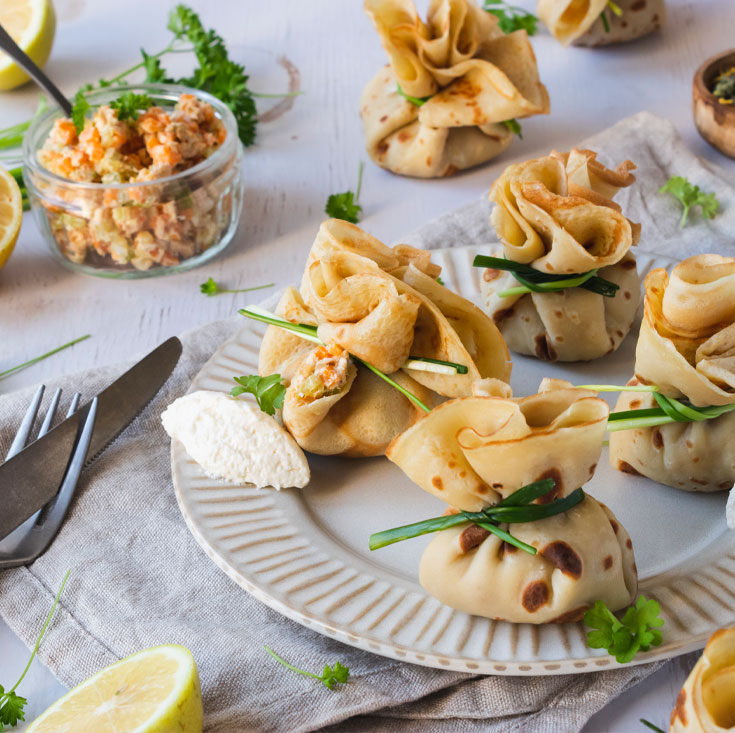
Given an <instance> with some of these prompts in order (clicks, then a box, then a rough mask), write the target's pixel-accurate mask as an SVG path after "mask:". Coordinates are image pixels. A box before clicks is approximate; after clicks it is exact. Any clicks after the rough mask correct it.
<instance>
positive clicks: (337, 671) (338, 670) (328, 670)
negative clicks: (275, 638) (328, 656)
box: [265, 646, 350, 690]
mask: <svg viewBox="0 0 735 733" xmlns="http://www.w3.org/2000/svg"><path fill="white" fill-rule="evenodd" d="M265 650H266V651H267V652H268V654H270V655H271V656H272V657H273V659H275V660H276V661H277V662H279V663H280V664H282V665H283V666H284V667H286V668H287V669H290V670H291V671H292V672H296V673H297V674H303V675H304V676H305V677H313V678H314V679H315V680H319V681H320V682H321V683H322V684H323V685H324V687H326V688H327V689H328V690H333V689H334V687H335V685H337V684H344V683H345V682H347V680H348V678H349V676H350V668H349V667H346V666H345V665H344V664H342V663H341V662H335V663H334V666H333V667H330V666H329V665H328V664H326V665H324V671H323V672H322V673H321V674H314V673H313V672H307V671H306V670H305V669H300V668H299V667H294V666H293V664H289V663H288V662H287V661H286V660H285V659H284V658H283V657H279V656H278V654H276V653H275V652H274V651H273V649H271V648H270V647H268V646H267V647H265Z"/></svg>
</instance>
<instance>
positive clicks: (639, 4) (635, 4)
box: [630, 0, 646, 11]
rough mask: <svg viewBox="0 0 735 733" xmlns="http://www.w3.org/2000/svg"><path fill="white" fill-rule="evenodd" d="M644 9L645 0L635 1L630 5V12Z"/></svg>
mask: <svg viewBox="0 0 735 733" xmlns="http://www.w3.org/2000/svg"><path fill="white" fill-rule="evenodd" d="M645 7H646V0H635V2H633V3H631V4H630V9H631V10H635V11H638V10H643V8H645Z"/></svg>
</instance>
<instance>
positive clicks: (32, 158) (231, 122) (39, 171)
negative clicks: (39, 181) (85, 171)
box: [23, 84, 241, 191]
mask: <svg viewBox="0 0 735 733" xmlns="http://www.w3.org/2000/svg"><path fill="white" fill-rule="evenodd" d="M111 92H113V93H115V95H117V93H118V92H119V93H120V94H124V93H126V92H136V93H141V92H144V93H147V94H149V95H150V96H159V97H160V96H164V95H168V96H170V97H171V99H172V101H173V99H174V97H180V96H181V95H182V94H192V95H193V96H195V97H196V98H197V99H199V100H201V101H203V102H207V103H208V104H210V105H211V106H212V107H213V108H214V110H215V112H216V113H217V115H218V116H219V118H220V119H221V120H222V122H223V123H224V125H225V130H226V132H227V135H226V137H225V141H224V143H223V144H222V146H221V147H219V148H217V150H216V151H215V152H214V153H213V154H212V155H210V156H209V157H208V158H205V159H204V160H202V161H200V162H199V163H197V164H196V165H194V166H192V167H191V168H187V169H186V170H183V171H179V172H178V173H173V174H172V175H169V176H163V177H162V178H155V179H153V180H150V181H130V182H127V183H97V182H92V181H73V180H71V179H70V178H65V177H64V176H60V175H58V174H57V173H53V172H52V171H50V170H48V168H45V167H44V166H42V165H41V164H40V163H39V161H38V159H37V157H36V154H37V152H38V150H39V149H40V147H39V146H38V145H36V144H35V143H36V136H37V133H38V130H39V128H40V127H42V126H43V125H46V124H47V123H48V122H49V121H50V120H52V119H55V118H59V117H61V116H62V115H63V111H62V110H60V109H59V108H57V107H53V108H52V109H50V110H49V111H47V112H45V113H44V114H43V115H41V116H40V117H37V118H36V119H35V120H33V122H32V123H31V126H30V128H29V129H28V132H27V133H26V135H25V138H24V140H23V166H24V167H25V168H27V169H28V170H29V171H31V172H33V174H35V175H37V176H42V177H43V178H45V179H47V180H49V181H51V182H54V183H56V184H59V185H64V186H68V187H70V188H77V189H80V190H89V191H102V190H107V189H116V190H126V189H144V188H145V187H146V186H160V185H161V184H164V183H171V182H175V181H181V180H185V179H187V178H189V177H191V176H194V175H197V174H198V173H202V172H206V171H207V170H210V169H213V168H217V167H218V166H219V165H221V164H224V163H225V162H226V161H227V160H229V159H230V158H231V157H233V156H236V155H237V152H238V151H237V148H238V146H240V145H241V143H240V138H239V136H238V130H237V122H236V120H235V116H234V115H233V114H232V110H230V108H229V107H228V106H227V105H226V104H224V103H223V102H222V101H221V100H219V99H218V98H217V97H215V96H213V95H212V94H209V93H208V92H203V91H201V90H199V89H193V88H191V87H187V86H183V85H181V84H130V85H120V86H115V87H104V88H102V89H97V90H95V91H94V92H91V93H89V94H88V95H86V99H87V100H88V101H89V102H90V105H91V106H96V105H95V102H96V103H97V104H104V101H109V100H108V99H107V98H108V97H110V93H111ZM102 100H104V101H102Z"/></svg>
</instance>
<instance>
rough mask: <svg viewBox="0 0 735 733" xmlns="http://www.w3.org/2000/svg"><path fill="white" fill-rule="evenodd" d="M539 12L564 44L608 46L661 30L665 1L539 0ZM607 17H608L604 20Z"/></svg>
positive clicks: (541, 18)
mask: <svg viewBox="0 0 735 733" xmlns="http://www.w3.org/2000/svg"><path fill="white" fill-rule="evenodd" d="M536 13H537V15H538V17H539V20H540V21H541V22H542V23H543V24H544V25H545V26H546V27H547V28H548V29H549V31H550V32H551V35H553V36H554V37H555V38H556V39H557V40H558V41H560V42H561V44H562V45H564V46H568V45H570V44H574V45H577V46H605V45H608V44H610V43H621V42H624V41H632V40H633V39H635V38H640V37H641V36H644V35H646V34H648V33H651V32H652V31H655V30H658V29H659V28H661V26H662V25H663V23H664V20H665V16H666V5H665V0H615V3H614V5H613V3H610V2H608V0H538V7H537V10H536ZM603 16H604V18H603Z"/></svg>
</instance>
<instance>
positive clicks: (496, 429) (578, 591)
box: [386, 380, 637, 623]
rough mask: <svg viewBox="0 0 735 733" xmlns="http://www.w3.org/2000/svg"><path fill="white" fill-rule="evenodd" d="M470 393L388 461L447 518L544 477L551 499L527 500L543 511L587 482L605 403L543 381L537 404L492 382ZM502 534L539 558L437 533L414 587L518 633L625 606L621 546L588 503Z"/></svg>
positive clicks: (619, 532)
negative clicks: (442, 506) (438, 502)
mask: <svg viewBox="0 0 735 733" xmlns="http://www.w3.org/2000/svg"><path fill="white" fill-rule="evenodd" d="M476 391H477V393H478V395H477V396H473V397H466V398H462V399H455V400H451V401H449V402H445V403H443V404H442V405H439V407H437V408H435V409H434V410H433V411H432V412H431V413H430V414H428V415H426V416H424V417H422V418H421V419H420V420H419V421H418V422H417V423H416V424H415V425H414V426H413V427H411V428H409V429H408V430H407V431H406V432H405V433H403V434H401V435H400V436H398V437H397V438H396V439H395V440H394V441H393V443H392V444H391V446H390V447H389V449H388V451H387V453H386V455H387V456H388V458H389V459H390V460H391V461H393V462H394V463H396V464H397V465H398V466H399V467H400V468H401V469H402V470H403V471H404V472H405V473H406V474H407V475H408V476H409V477H410V478H411V479H412V480H413V481H415V482H416V483H417V484H418V485H419V486H420V487H421V488H423V489H425V490H426V491H428V492H429V493H431V494H433V495H434V496H437V497H439V498H441V499H443V500H444V501H447V502H448V503H449V504H450V505H451V506H452V507H456V509H452V510H450V511H452V512H456V511H457V510H458V509H463V510H465V511H479V510H481V509H483V508H485V507H487V506H490V505H493V504H497V503H498V502H499V501H500V500H501V499H502V498H505V497H507V496H509V495H510V494H512V493H513V492H514V491H516V490H518V489H519V488H521V487H522V486H524V485H527V484H529V483H532V482H533V481H538V480H540V479H544V478H553V479H554V481H555V482H556V487H555V490H554V491H552V492H551V493H550V494H547V495H546V496H543V497H541V498H540V499H538V500H537V501H539V502H544V503H545V502H549V501H552V500H553V499H554V498H557V497H558V498H561V497H563V496H567V495H568V494H570V493H571V492H572V491H574V490H575V489H577V488H579V487H580V486H582V485H583V484H584V483H585V482H586V481H588V480H589V479H590V478H591V476H592V475H593V473H594V470H595V467H596V465H597V461H598V460H599V457H600V453H601V451H602V441H603V438H604V435H605V430H606V427H605V426H606V422H607V415H608V407H607V404H606V403H605V402H604V400H601V399H599V398H597V397H595V396H594V395H593V394H592V393H589V392H585V391H582V390H578V389H573V388H571V386H570V385H569V383H565V382H562V381H560V380H544V382H542V384H541V387H540V391H539V393H538V394H536V395H531V396H530V397H523V398H520V399H514V398H511V397H509V396H508V395H509V390H508V389H507V388H506V387H505V385H502V384H499V383H496V382H492V381H487V382H485V383H480V384H479V385H477V389H476ZM493 394H495V395H498V396H493ZM501 527H502V528H503V529H506V530H507V531H509V532H511V534H513V535H514V536H515V537H517V538H518V539H519V540H521V541H523V542H525V543H527V544H530V545H532V546H534V547H536V549H537V551H538V552H537V554H536V555H531V554H529V553H527V552H523V551H521V550H517V549H516V548H515V547H514V546H511V545H508V544H507V543H505V542H504V541H503V540H501V539H499V538H498V537H496V536H495V535H493V534H490V533H489V532H487V531H486V530H484V529H483V528H481V527H478V526H476V525H471V524H468V525H465V526H459V527H455V528H452V529H448V530H443V531H440V532H437V533H436V534H435V536H434V539H433V540H432V541H431V543H430V544H429V546H428V547H427V549H426V550H425V551H424V554H423V556H422V558H421V564H420V569H419V580H420V582H421V584H422V585H423V587H424V588H425V589H426V590H427V591H428V592H429V593H431V594H432V595H433V596H435V597H436V598H438V599H439V600H440V601H441V602H442V603H445V604H447V605H448V606H451V607H452V608H455V609H457V610H460V611H465V612H467V613H473V614H477V615H480V616H486V617H488V618H493V619H498V620H505V621H512V622H516V623H564V622H568V621H576V620H579V619H580V618H581V616H582V614H583V613H584V611H585V610H586V609H587V608H589V607H591V606H592V605H593V603H594V602H595V601H596V600H604V601H605V603H606V604H607V605H608V607H610V608H611V609H620V608H623V607H625V606H627V605H628V604H629V603H630V602H631V601H632V600H633V598H634V597H635V593H636V590H637V569H636V566H635V558H634V554H633V549H632V547H633V546H632V543H631V541H630V538H629V537H628V535H627V533H626V532H625V530H624V529H623V527H622V526H621V525H620V523H619V522H618V521H617V520H616V519H615V517H614V516H613V514H612V512H610V510H609V509H608V508H607V507H605V506H604V505H602V504H600V503H599V502H597V501H596V500H595V499H594V498H592V497H591V496H586V497H585V499H584V500H583V501H582V502H581V503H580V504H578V505H576V506H575V507H573V508H572V509H571V510H569V511H568V512H565V513H563V514H558V515H556V516H553V517H549V518H546V519H542V520H538V521H535V522H527V523H520V524H510V525H501Z"/></svg>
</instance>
